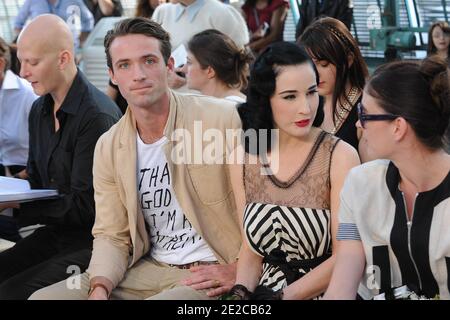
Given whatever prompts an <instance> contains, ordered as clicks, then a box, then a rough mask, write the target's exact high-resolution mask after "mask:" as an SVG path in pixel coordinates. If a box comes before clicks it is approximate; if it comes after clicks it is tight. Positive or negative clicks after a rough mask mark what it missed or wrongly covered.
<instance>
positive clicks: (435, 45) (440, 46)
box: [427, 21, 450, 63]
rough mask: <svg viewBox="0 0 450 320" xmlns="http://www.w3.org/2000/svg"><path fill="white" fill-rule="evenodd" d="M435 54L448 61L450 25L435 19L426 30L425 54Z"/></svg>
mask: <svg viewBox="0 0 450 320" xmlns="http://www.w3.org/2000/svg"><path fill="white" fill-rule="evenodd" d="M433 54H437V55H439V56H440V57H442V58H444V59H447V62H449V63H450V59H449V57H450V26H449V25H448V23H447V22H444V21H437V22H435V23H433V24H432V25H431V27H430V30H429V31H428V48H427V55H428V56H430V55H433Z"/></svg>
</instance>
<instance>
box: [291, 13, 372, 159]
mask: <svg viewBox="0 0 450 320" xmlns="http://www.w3.org/2000/svg"><path fill="white" fill-rule="evenodd" d="M318 39H320V40H318ZM298 44H300V45H301V46H302V47H304V48H305V49H306V51H307V52H308V54H309V55H310V56H311V58H312V59H313V61H314V64H315V65H316V67H317V70H318V72H319V76H320V83H319V86H318V91H319V94H320V95H321V96H323V97H324V98H325V106H324V113H325V119H324V121H323V124H322V129H324V130H325V131H327V132H330V133H331V134H334V135H336V136H337V137H339V138H341V139H342V140H344V141H346V142H348V143H349V144H351V145H352V146H353V147H354V148H356V149H358V145H359V138H358V133H357V130H356V127H355V123H356V121H357V120H358V117H357V111H356V105H357V104H358V102H359V101H361V94H362V90H363V88H364V84H365V80H366V78H367V76H368V70H367V65H366V63H365V62H364V59H363V57H362V55H361V52H360V50H359V47H358V44H357V43H356V40H355V39H354V38H353V37H352V35H351V34H350V31H348V29H347V27H346V26H345V25H344V24H343V23H342V22H341V21H339V20H337V19H334V18H322V19H319V20H317V21H315V22H314V23H313V24H311V25H310V26H309V27H308V28H306V30H305V32H304V33H303V34H302V36H301V37H300V38H299V39H298ZM361 151H362V150H360V156H363V154H361ZM362 158H364V157H362ZM363 160H364V159H363Z"/></svg>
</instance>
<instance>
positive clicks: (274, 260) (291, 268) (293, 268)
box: [263, 249, 331, 285]
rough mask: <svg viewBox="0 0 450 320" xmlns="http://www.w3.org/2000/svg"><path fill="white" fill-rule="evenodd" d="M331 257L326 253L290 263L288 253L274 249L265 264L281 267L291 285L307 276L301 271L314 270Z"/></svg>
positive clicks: (264, 260) (266, 257) (266, 258)
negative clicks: (300, 270)
mask: <svg viewBox="0 0 450 320" xmlns="http://www.w3.org/2000/svg"><path fill="white" fill-rule="evenodd" d="M329 257H331V254H330V253H325V254H323V255H321V256H320V257H316V258H313V259H302V260H296V259H293V260H290V261H289V262H288V261H287V254H286V252H284V251H282V250H280V249H274V250H272V251H271V252H270V254H269V255H268V256H265V257H264V259H263V262H264V263H268V264H270V265H273V266H276V267H279V268H280V270H281V271H282V272H283V273H284V275H285V276H286V282H287V284H288V285H290V284H291V283H293V282H295V281H297V280H298V279H300V278H301V277H302V276H304V275H305V274H304V273H301V272H299V269H307V270H312V269H314V268H315V267H317V266H318V265H320V264H321V263H322V262H324V261H325V260H327V259H328V258H329Z"/></svg>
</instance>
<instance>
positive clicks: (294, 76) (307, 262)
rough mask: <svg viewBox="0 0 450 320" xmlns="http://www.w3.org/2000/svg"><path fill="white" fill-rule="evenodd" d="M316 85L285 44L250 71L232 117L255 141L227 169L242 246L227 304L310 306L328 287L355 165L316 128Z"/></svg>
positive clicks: (346, 150) (299, 54) (297, 51)
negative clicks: (343, 197) (340, 213)
mask: <svg viewBox="0 0 450 320" xmlns="http://www.w3.org/2000/svg"><path fill="white" fill-rule="evenodd" d="M318 79H319V78H318V76H317V71H316V70H315V67H314V64H313V63H312V61H311V59H310V58H309V56H308V54H307V53H306V52H305V51H304V50H302V49H301V48H299V47H298V46H296V45H295V44H290V43H286V42H280V43H275V44H272V45H270V46H269V47H268V48H267V49H266V50H265V51H264V52H263V53H262V54H261V55H260V56H259V58H258V59H257V60H256V62H255V64H254V65H253V68H252V71H251V73H250V82H249V90H248V95H247V102H246V103H243V104H241V105H240V106H239V108H238V111H239V114H240V116H241V119H242V124H243V129H244V130H246V134H247V133H249V132H252V131H253V132H254V131H256V133H257V134H256V140H257V141H255V140H252V141H249V142H248V143H246V144H245V159H243V160H244V165H243V166H239V165H232V167H231V182H232V187H233V190H234V194H235V198H236V201H237V208H238V212H239V213H240V214H241V221H242V227H243V237H244V239H245V240H244V241H243V245H242V248H241V252H240V255H239V261H238V271H237V278H236V285H235V286H234V287H233V288H232V290H231V291H230V293H229V295H230V296H228V298H230V299H248V298H250V299H272V298H275V299H280V298H283V299H312V298H315V297H318V296H320V295H321V294H322V293H323V292H324V291H325V289H326V288H327V286H328V282H329V279H330V277H331V271H332V268H333V265H334V249H335V248H336V247H335V242H334V238H335V233H336V231H337V220H336V213H337V209H338V207H339V192H340V190H341V186H342V183H343V181H344V178H345V176H346V174H347V172H348V171H349V170H350V169H351V168H352V167H354V166H356V165H358V164H359V159H358V155H357V153H356V151H355V150H354V149H353V148H352V147H351V146H350V145H348V144H347V143H345V142H343V141H341V140H339V139H338V138H336V137H334V136H332V135H331V134H329V133H326V132H325V131H323V130H321V129H320V128H318V127H317V126H319V125H320V122H321V118H322V117H321V104H320V103H319V95H318V93H317V85H318V83H319V80H318ZM273 129H274V130H273ZM265 130H270V131H269V132H272V133H273V134H269V135H265V134H264V132H265ZM255 145H256V146H258V148H255ZM264 146H266V147H264ZM264 149H266V150H264ZM266 151H267V152H266ZM266 160H267V161H266ZM332 247H333V251H332Z"/></svg>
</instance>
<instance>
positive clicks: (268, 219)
mask: <svg viewBox="0 0 450 320" xmlns="http://www.w3.org/2000/svg"><path fill="white" fill-rule="evenodd" d="M244 230H245V232H246V237H247V241H248V243H249V244H250V247H251V248H252V249H253V250H254V251H255V252H256V253H257V254H258V255H260V256H267V255H269V254H270V252H271V251H272V250H273V249H276V248H278V249H280V250H282V251H284V252H286V253H287V259H288V261H290V260H292V259H296V260H302V259H313V258H316V257H320V256H322V255H323V254H325V253H328V252H330V251H331V233H330V211H329V210H326V209H310V208H292V207H287V206H279V205H274V204H264V203H254V202H252V203H249V204H247V206H246V208H245V214H244ZM309 271H310V270H303V269H299V272H300V273H303V274H305V273H307V272H309ZM260 284H262V285H265V286H267V287H269V288H272V289H273V290H278V289H281V288H283V287H285V286H286V280H285V276H284V274H283V272H282V271H281V270H280V269H279V268H278V267H276V266H273V265H269V264H266V263H265V264H264V266H263V272H262V276H261V279H260Z"/></svg>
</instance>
